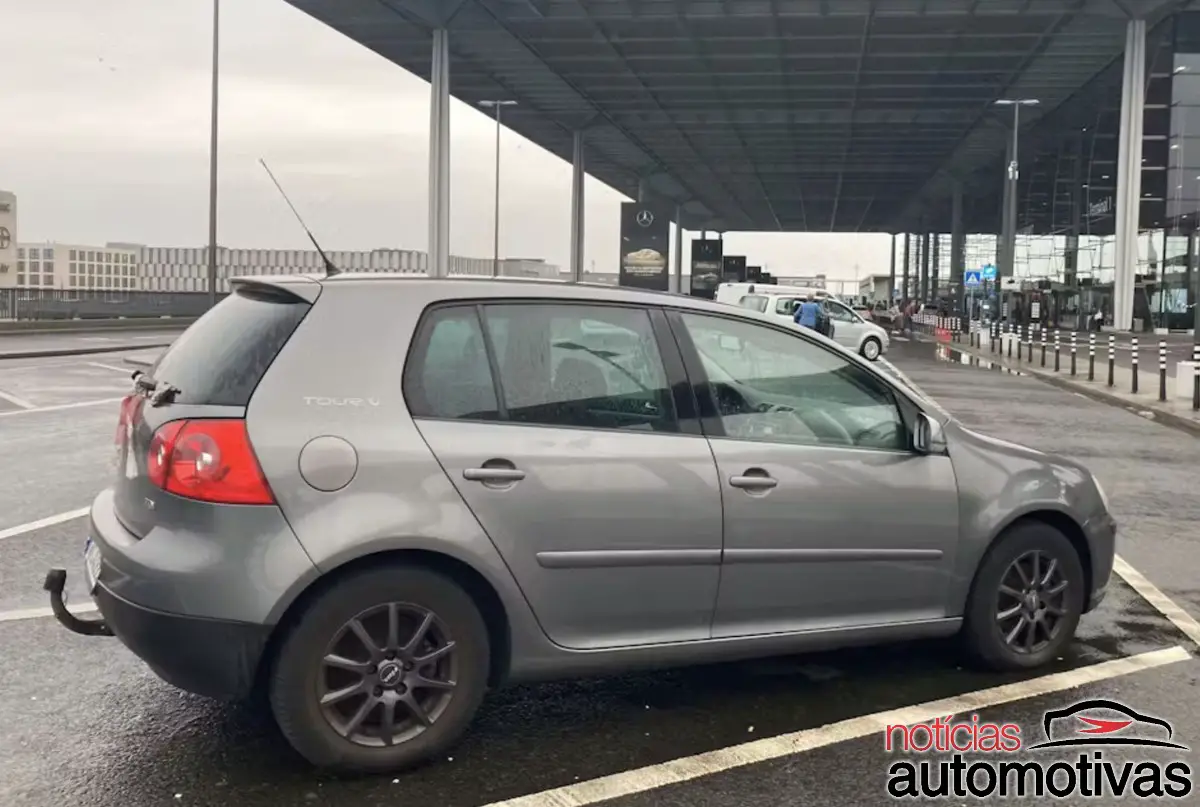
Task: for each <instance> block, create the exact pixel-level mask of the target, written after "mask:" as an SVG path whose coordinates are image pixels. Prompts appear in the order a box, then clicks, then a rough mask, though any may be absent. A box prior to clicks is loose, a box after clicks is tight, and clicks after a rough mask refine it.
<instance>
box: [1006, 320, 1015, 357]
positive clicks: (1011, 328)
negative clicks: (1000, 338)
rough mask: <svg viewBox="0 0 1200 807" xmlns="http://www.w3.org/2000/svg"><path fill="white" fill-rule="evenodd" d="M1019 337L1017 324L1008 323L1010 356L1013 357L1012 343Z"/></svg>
mask: <svg viewBox="0 0 1200 807" xmlns="http://www.w3.org/2000/svg"><path fill="white" fill-rule="evenodd" d="M1016 338H1017V326H1016V325H1013V324H1012V323H1011V322H1010V323H1008V357H1009V358H1010V359H1011V358H1012V343H1013V341H1014V340H1015V339H1016Z"/></svg>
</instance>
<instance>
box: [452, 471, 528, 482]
mask: <svg viewBox="0 0 1200 807" xmlns="http://www.w3.org/2000/svg"><path fill="white" fill-rule="evenodd" d="M524 478H525V472H524V471H522V470H520V469H518V468H467V469H465V470H463V479H466V480H468V481H470V482H520V481H521V480H522V479H524Z"/></svg>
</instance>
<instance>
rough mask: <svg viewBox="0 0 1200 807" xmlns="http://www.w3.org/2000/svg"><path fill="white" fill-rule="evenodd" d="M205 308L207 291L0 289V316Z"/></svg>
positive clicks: (131, 315) (137, 314) (190, 312)
mask: <svg viewBox="0 0 1200 807" xmlns="http://www.w3.org/2000/svg"><path fill="white" fill-rule="evenodd" d="M224 296H225V295H224V294H220V295H217V299H218V300H220V299H222V298H223V297H224ZM207 310H208V293H207V292H195V291H174V292H168V291H94V290H87V291H73V290H67V289H0V320H5V319H10V320H13V319H15V320H31V319H115V318H118V317H125V318H128V319H135V318H152V317H198V316H200V315H201V314H203V313H204V312H205V311H207Z"/></svg>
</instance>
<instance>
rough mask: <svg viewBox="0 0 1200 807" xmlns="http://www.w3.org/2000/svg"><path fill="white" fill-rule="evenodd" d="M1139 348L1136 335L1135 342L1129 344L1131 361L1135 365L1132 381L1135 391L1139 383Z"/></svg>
mask: <svg viewBox="0 0 1200 807" xmlns="http://www.w3.org/2000/svg"><path fill="white" fill-rule="evenodd" d="M1137 349H1138V343H1137V337H1136V336H1135V337H1133V342H1132V343H1130V345H1129V353H1130V356H1129V360H1130V363H1131V364H1132V365H1133V381H1132V382H1131V383H1132V389H1133V391H1134V392H1137V387H1138V383H1137V382H1138V355H1137V353H1138V351H1137Z"/></svg>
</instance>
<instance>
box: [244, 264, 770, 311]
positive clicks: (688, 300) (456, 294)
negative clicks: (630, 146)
mask: <svg viewBox="0 0 1200 807" xmlns="http://www.w3.org/2000/svg"><path fill="white" fill-rule="evenodd" d="M231 282H232V283H233V284H234V285H254V286H272V287H276V288H281V289H288V290H293V291H297V290H299V289H302V288H303V287H305V286H308V287H310V288H311V284H319V285H320V286H321V287H322V288H327V289H334V288H338V287H343V288H361V287H362V286H364V285H368V284H369V285H370V286H371V287H372V288H373V289H377V290H382V289H388V288H393V289H395V290H396V291H397V292H398V293H410V292H413V291H416V290H418V289H419V290H420V291H422V292H423V294H422V296H425V297H430V298H434V299H445V300H455V299H471V298H514V299H515V298H522V299H528V298H531V297H532V298H546V299H557V300H579V301H583V302H588V301H590V302H611V303H634V304H640V305H656V306H671V307H674V308H688V309H696V310H700V311H712V312H716V313H720V314H726V315H728V314H730V313H735V314H736V313H742V312H744V311H746V310H747V309H742V308H739V307H737V306H731V305H728V304H726V303H718V302H715V301H713V300H705V299H703V298H701V297H692V296H690V295H686V294H676V293H674V292H667V291H650V290H642V289H631V288H629V287H628V286H609V285H606V284H603V283H585V282H571V281H567V280H551V279H544V278H515V277H513V278H490V277H482V278H481V277H473V276H458V277H442V278H434V277H428V276H426V275H409V274H398V273H397V274H392V273H385V272H342V273H339V274H336V275H334V276H332V277H325V276H322V275H311V274H310V275H299V274H297V275H255V276H246V277H236V278H233V279H232V281H231ZM289 287H291V288H290V289H289ZM753 313H756V312H753Z"/></svg>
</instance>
